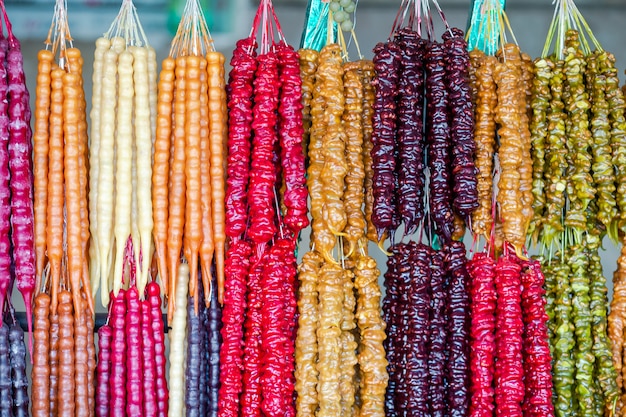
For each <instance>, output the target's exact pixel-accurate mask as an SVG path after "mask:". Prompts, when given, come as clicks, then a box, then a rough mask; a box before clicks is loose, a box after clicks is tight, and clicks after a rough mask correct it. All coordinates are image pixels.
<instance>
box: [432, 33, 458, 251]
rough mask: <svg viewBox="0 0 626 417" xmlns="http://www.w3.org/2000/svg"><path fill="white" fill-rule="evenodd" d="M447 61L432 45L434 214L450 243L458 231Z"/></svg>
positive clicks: (442, 51) (442, 235) (439, 48)
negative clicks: (453, 234)
mask: <svg viewBox="0 0 626 417" xmlns="http://www.w3.org/2000/svg"><path fill="white" fill-rule="evenodd" d="M445 61H446V50H445V48H444V46H443V45H442V44H441V43H438V42H430V43H429V44H428V47H427V50H426V120H427V121H428V122H427V123H426V140H427V143H428V167H429V168H430V212H431V215H432V217H433V220H434V223H435V226H436V229H437V234H438V236H439V237H440V238H441V239H442V240H443V241H444V242H448V241H450V239H451V238H452V232H453V230H454V213H453V212H452V203H451V202H452V198H451V197H452V190H451V189H450V187H451V183H450V166H451V163H452V158H451V155H450V124H449V117H448V103H449V97H448V91H447V89H446V84H445V76H446V66H445Z"/></svg>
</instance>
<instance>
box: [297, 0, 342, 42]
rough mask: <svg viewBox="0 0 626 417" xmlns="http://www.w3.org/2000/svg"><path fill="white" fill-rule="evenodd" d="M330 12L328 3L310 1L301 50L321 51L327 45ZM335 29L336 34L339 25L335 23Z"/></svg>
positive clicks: (316, 0) (319, 0) (317, 0)
mask: <svg viewBox="0 0 626 417" xmlns="http://www.w3.org/2000/svg"><path fill="white" fill-rule="evenodd" d="M328 11H329V10H328V3H323V2H322V0H309V4H308V5H307V8H306V16H305V18H304V29H303V30H302V38H301V40H300V48H303V49H315V50H317V51H321V50H322V48H323V47H324V45H326V39H327V38H328ZM333 29H334V30H335V32H336V31H337V24H336V23H334V22H333ZM335 35H336V33H335ZM335 38H336V36H335Z"/></svg>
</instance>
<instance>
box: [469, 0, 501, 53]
mask: <svg viewBox="0 0 626 417" xmlns="http://www.w3.org/2000/svg"><path fill="white" fill-rule="evenodd" d="M498 1H499V3H500V6H501V7H502V10H504V9H505V6H506V0H498ZM484 3H485V0H472V4H471V6H470V7H471V9H470V17H469V19H468V23H467V27H468V31H469V33H468V41H467V48H468V49H469V50H470V51H471V50H473V49H479V50H481V51H483V52H484V53H485V54H487V55H495V53H496V52H497V51H498V45H499V44H500V33H501V30H500V29H501V28H500V27H499V25H500V21H499V19H498V12H497V11H496V10H493V9H492V10H490V11H489V12H488V13H487V14H483V13H482V12H481V8H482V7H483V4H484ZM489 25H491V26H490V31H489V32H487V27H488V26H489Z"/></svg>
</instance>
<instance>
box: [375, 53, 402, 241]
mask: <svg viewBox="0 0 626 417" xmlns="http://www.w3.org/2000/svg"><path fill="white" fill-rule="evenodd" d="M401 60H402V51H401V49H400V47H399V46H398V45H397V44H396V43H395V42H393V41H390V42H387V43H379V44H378V45H376V47H375V48H374V59H373V61H374V69H375V71H376V76H375V77H374V80H373V81H372V84H373V85H374V86H375V87H376V97H375V100H374V106H373V108H374V116H373V129H374V130H373V132H372V152H371V156H372V170H373V171H374V177H373V185H372V188H373V195H374V210H373V213H372V223H373V224H374V226H375V227H376V230H377V232H378V237H379V239H380V238H381V237H382V236H383V235H384V234H385V233H386V232H388V231H392V230H395V228H396V227H397V226H398V216H397V213H396V209H397V205H396V201H395V192H394V190H395V188H396V182H397V179H396V159H395V150H396V127H397V117H396V98H397V96H398V82H399V79H400V63H401Z"/></svg>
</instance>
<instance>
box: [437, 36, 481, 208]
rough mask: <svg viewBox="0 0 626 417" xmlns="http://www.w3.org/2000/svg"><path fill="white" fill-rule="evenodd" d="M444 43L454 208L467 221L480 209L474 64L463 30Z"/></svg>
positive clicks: (446, 39) (444, 37) (448, 37)
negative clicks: (472, 82)
mask: <svg viewBox="0 0 626 417" xmlns="http://www.w3.org/2000/svg"><path fill="white" fill-rule="evenodd" d="M443 39H444V47H445V49H446V53H447V60H446V61H447V62H446V87H447V89H448V103H449V108H450V139H451V142H452V157H453V159H452V166H453V168H452V179H453V183H454V186H453V190H452V191H453V193H452V195H453V198H454V199H453V206H454V209H455V210H456V212H457V213H458V214H459V215H460V216H461V217H462V218H464V219H465V218H467V217H468V216H469V215H470V214H471V213H472V212H473V211H474V210H476V209H477V208H478V189H477V186H478V183H477V180H476V173H477V169H476V165H475V164H474V153H475V151H476V144H475V142H474V110H473V106H472V93H471V89H470V85H469V65H470V61H469V53H468V52H467V42H465V39H464V37H463V31H462V30H460V29H457V28H453V29H450V31H446V32H445V33H444V34H443Z"/></svg>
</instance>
